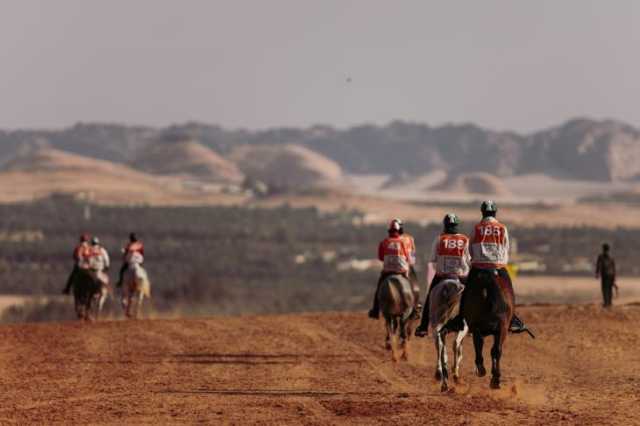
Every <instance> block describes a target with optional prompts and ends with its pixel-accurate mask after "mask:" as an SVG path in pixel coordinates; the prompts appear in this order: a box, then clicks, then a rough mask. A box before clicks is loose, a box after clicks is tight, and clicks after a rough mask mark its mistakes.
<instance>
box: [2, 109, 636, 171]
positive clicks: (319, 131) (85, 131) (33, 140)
mask: <svg viewBox="0 0 640 426" xmlns="http://www.w3.org/2000/svg"><path fill="white" fill-rule="evenodd" d="M167 139H169V140H183V141H197V142H198V143H200V144H201V145H203V146H205V147H207V148H209V149H211V150H213V151H215V152H216V153H217V154H219V156H221V157H223V158H227V157H228V156H229V155H231V153H235V154H234V155H238V154H237V152H239V151H238V148H239V147H255V146H269V147H273V146H299V147H305V148H306V149H307V150H310V151H313V152H315V153H317V154H321V155H322V156H324V157H325V158H328V159H331V160H333V161H334V162H335V163H336V164H337V165H339V166H340V168H341V169H342V170H343V171H344V172H346V173H360V174H386V175H391V176H396V175H401V174H404V175H407V176H423V175H426V174H429V173H431V172H433V171H435V170H442V171H444V172H447V173H448V174H449V175H450V176H458V175H460V174H464V173H476V172H482V173H489V174H492V175H495V176H498V177H504V176H515V175H522V174H533V173H535V174H545V175H549V176H554V177H559V178H565V179H574V180H588V181H604V182H607V181H622V180H634V179H638V178H639V177H640V131H639V130H638V129H636V128H634V127H632V126H630V125H627V124H624V123H620V122H617V121H613V120H602V121H597V120H590V119H575V120H571V121H568V122H566V123H563V124H561V125H559V126H557V127H552V128H549V129H545V130H541V131H538V132H534V133H531V134H528V135H522V134H518V133H515V132H504V131H493V130H489V129H483V128H481V127H478V126H475V125H473V124H449V125H444V126H439V127H430V126H428V125H425V124H418V123H408V122H402V121H395V122H393V123H390V124H389V125H387V126H373V125H363V126H356V127H352V128H349V129H345V130H340V129H335V128H332V127H329V126H315V127H311V128H306V129H292V128H276V129H268V130H261V131H248V130H226V129H223V128H221V127H219V126H213V125H207V124H201V123H193V122H192V123H186V124H181V125H173V126H170V127H167V128H150V127H130V126H120V125H117V124H78V125H76V126H73V127H71V128H68V129H64V130H59V131H29V130H20V131H11V132H6V131H4V132H3V131H0V164H1V163H2V162H4V161H7V159H8V158H11V157H13V156H15V154H16V152H18V150H19V149H20V148H21V147H23V146H27V145H28V146H32V145H38V144H43V143H44V144H48V145H50V146H51V147H53V148H56V149H61V150H64V151H68V152H72V153H76V154H80V155H84V156H88V157H93V158H98V159H103V160H109V161H114V162H119V163H123V164H130V163H131V162H132V161H133V160H136V161H141V158H142V157H141V156H143V155H142V154H141V153H147V155H151V154H153V155H156V151H157V150H162V149H165V148H166V147H163V148H158V147H157V146H155V144H156V142H157V141H162V140H167ZM174 148H175V147H174ZM174 148H169V149H166V152H171V150H172V149H174ZM197 149H199V148H193V149H192V148H187V149H186V151H188V152H187V153H184V152H183V153H182V154H181V155H183V154H184V155H186V157H187V159H186V160H185V161H186V166H185V168H186V169H187V171H188V170H191V172H194V169H193V168H194V167H195V169H196V170H195V173H196V175H198V174H202V173H204V174H205V175H206V174H207V173H212V174H213V175H215V174H216V173H218V172H217V171H215V169H217V168H220V169H225V170H226V171H221V172H220V173H222V174H223V175H224V174H227V173H233V172H230V171H229V170H231V169H232V166H229V164H228V163H227V164H226V165H224V164H223V162H221V161H220V159H219V158H217V159H216V160H213V159H211V158H212V157H211V156H208V157H209V158H210V159H211V161H204V160H203V161H204V163H206V164H209V165H208V166H207V165H202V164H195V163H194V162H193V161H192V160H193V157H194V156H193V155H191V154H190V152H192V151H194V150H197ZM243 149H246V150H248V151H247V152H250V151H251V150H250V149H248V148H243ZM180 150H183V151H185V150H184V149H183V148H180V149H178V151H180ZM270 150H273V148H268V149H267V151H268V152H271V151H270ZM285 151H286V149H285ZM166 152H165V153H157V155H158V157H159V158H162V157H163V156H165V155H167V154H166ZM202 152H204V151H202ZM305 155H306V154H305ZM188 158H191V160H188ZM270 158H271V157H270ZM196 163H197V162H196ZM157 166H158V165H150V166H149V168H148V170H157V169H156V167H157ZM164 166H165V165H163V167H164ZM144 167H145V168H146V167H147V165H144ZM166 167H167V168H168V172H171V173H173V172H174V171H175V172H180V170H179V169H180V166H178V165H176V164H174V165H173V166H171V165H166ZM172 167H174V168H172ZM242 168H243V167H242V166H240V169H242ZM245 168H246V167H245ZM191 172H189V173H191ZM154 173H155V171H154ZM163 173H164V171H163ZM214 177H215V176H214Z"/></svg>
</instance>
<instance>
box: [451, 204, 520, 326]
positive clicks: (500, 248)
mask: <svg viewBox="0 0 640 426" xmlns="http://www.w3.org/2000/svg"><path fill="white" fill-rule="evenodd" d="M480 211H481V212H482V220H481V221H480V222H479V223H478V224H477V225H476V226H475V227H474V232H473V238H472V241H471V272H469V279H468V282H469V283H472V282H473V278H474V276H477V274H478V273H479V272H480V271H483V270H484V271H486V270H493V271H495V274H496V276H500V277H501V278H502V279H503V280H502V281H503V282H505V283H507V285H508V289H507V290H508V291H510V292H511V294H512V295H513V303H514V305H515V293H514V292H513V285H512V283H511V277H510V276H509V272H508V271H507V268H506V267H507V263H508V262H509V232H508V231H507V227H506V226H505V225H504V224H502V223H500V222H499V221H498V219H496V213H497V212H498V207H497V206H496V203H495V202H493V201H491V200H488V201H483V202H482V205H481V206H480ZM463 302H464V298H463ZM460 309H461V310H462V307H461V308H460ZM509 331H511V332H514V333H521V332H523V331H526V326H525V325H524V323H523V322H522V321H521V320H520V318H518V317H517V316H516V315H515V313H514V314H513V317H512V318H511V324H510V326H509Z"/></svg>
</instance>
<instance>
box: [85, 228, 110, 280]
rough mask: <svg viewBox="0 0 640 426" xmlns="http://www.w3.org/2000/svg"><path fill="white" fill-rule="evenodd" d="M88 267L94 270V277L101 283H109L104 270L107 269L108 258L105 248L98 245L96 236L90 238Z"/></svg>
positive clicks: (108, 264) (98, 241)
mask: <svg viewBox="0 0 640 426" xmlns="http://www.w3.org/2000/svg"><path fill="white" fill-rule="evenodd" d="M89 256H90V257H89V268H90V269H91V270H92V271H93V272H95V275H96V278H97V279H98V281H100V282H101V283H102V284H103V285H105V286H106V285H109V276H108V275H107V274H106V271H108V270H109V266H110V260H109V253H108V252H107V250H106V249H105V248H104V247H103V246H102V245H100V240H99V239H98V237H93V238H92V239H91V249H90V255H89Z"/></svg>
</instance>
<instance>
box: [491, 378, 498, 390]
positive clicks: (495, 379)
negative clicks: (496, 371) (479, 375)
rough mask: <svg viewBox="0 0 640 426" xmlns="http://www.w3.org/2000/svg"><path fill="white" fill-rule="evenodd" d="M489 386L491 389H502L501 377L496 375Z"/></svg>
mask: <svg viewBox="0 0 640 426" xmlns="http://www.w3.org/2000/svg"><path fill="white" fill-rule="evenodd" d="M489 386H490V387H491V389H500V379H498V378H496V377H494V378H492V379H491V383H490V384H489Z"/></svg>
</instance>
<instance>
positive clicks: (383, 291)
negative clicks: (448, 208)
mask: <svg viewBox="0 0 640 426" xmlns="http://www.w3.org/2000/svg"><path fill="white" fill-rule="evenodd" d="M378 302H379V304H380V305H379V306H380V311H381V313H382V316H383V317H384V320H385V324H386V328H387V349H391V351H392V357H393V360H394V361H398V353H397V349H398V342H399V343H400V349H401V354H400V358H402V359H403V360H407V359H408V354H409V352H408V341H409V338H410V336H412V335H413V330H412V328H413V325H414V323H415V321H413V320H411V319H410V317H411V313H412V311H413V306H414V302H415V299H414V294H413V291H412V288H411V283H410V282H409V279H408V278H406V277H405V276H403V275H395V274H394V275H389V276H388V277H386V278H384V280H383V281H382V284H381V285H380V291H379V292H378Z"/></svg>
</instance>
